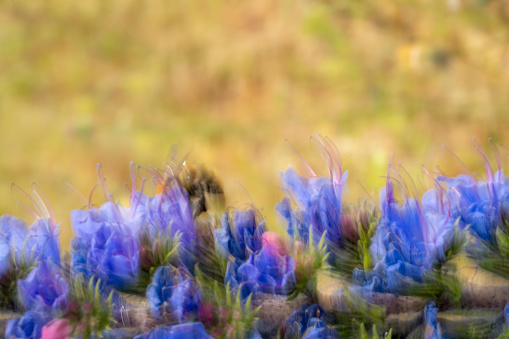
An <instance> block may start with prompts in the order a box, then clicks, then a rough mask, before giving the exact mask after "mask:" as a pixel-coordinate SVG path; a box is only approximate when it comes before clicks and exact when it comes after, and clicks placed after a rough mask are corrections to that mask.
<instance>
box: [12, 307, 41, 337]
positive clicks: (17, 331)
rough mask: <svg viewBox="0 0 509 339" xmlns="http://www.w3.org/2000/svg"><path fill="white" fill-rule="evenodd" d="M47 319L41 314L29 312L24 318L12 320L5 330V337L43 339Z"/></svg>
mask: <svg viewBox="0 0 509 339" xmlns="http://www.w3.org/2000/svg"><path fill="white" fill-rule="evenodd" d="M46 322H47V320H46V318H45V317H44V316H43V315H42V314H41V313H39V312H33V311H28V312H26V313H25V314H24V315H23V316H22V317H20V318H16V319H11V320H9V322H8V323H7V327H6V329H5V337H6V338H8V339H10V338H30V339H38V338H41V332H42V329H43V326H44V324H46Z"/></svg>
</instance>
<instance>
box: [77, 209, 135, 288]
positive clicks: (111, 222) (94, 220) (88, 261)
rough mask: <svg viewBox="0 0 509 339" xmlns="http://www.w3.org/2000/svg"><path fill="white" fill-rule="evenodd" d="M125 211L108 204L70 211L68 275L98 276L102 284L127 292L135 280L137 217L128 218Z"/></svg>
mask: <svg viewBox="0 0 509 339" xmlns="http://www.w3.org/2000/svg"><path fill="white" fill-rule="evenodd" d="M125 211H126V210H125V208H124V207H122V206H119V205H115V204H113V203H112V202H107V203H105V204H103V205H102V206H101V207H100V208H99V209H95V208H91V209H89V210H87V211H84V210H73V211H71V224H72V226H73V230H74V234H75V235H76V236H75V238H74V239H73V240H72V241H71V250H72V258H71V272H72V273H73V275H75V274H77V273H84V274H85V276H86V277H88V278H90V277H92V276H97V277H99V278H100V279H101V280H102V281H104V282H105V283H106V285H109V286H112V287H115V288H119V289H127V288H129V287H131V286H132V285H134V284H135V283H136V282H137V280H138V271H139V267H138V262H139V252H140V250H139V245H138V243H137V241H136V236H135V235H136V232H137V230H138V229H137V228H138V227H137V226H136V225H138V224H139V223H140V221H139V217H136V218H135V219H132V218H128V217H127V215H128V213H126V212H125Z"/></svg>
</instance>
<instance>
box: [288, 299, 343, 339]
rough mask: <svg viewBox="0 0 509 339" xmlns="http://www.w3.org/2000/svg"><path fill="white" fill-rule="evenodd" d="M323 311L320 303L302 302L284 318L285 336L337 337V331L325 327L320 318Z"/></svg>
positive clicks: (322, 315)
mask: <svg viewBox="0 0 509 339" xmlns="http://www.w3.org/2000/svg"><path fill="white" fill-rule="evenodd" d="M324 316H325V311H324V310H323V308H322V307H320V305H317V304H315V305H309V304H307V303H306V304H304V305H302V306H301V307H300V308H299V309H298V310H295V311H293V312H292V314H291V315H290V316H289V317H288V318H287V319H286V320H285V323H284V325H283V329H284V334H285V336H284V337H285V338H294V337H295V338H307V339H311V338H338V336H339V334H338V332H337V331H335V330H333V329H331V328H329V327H327V325H325V323H324V322H323V320H322V318H323V317H324Z"/></svg>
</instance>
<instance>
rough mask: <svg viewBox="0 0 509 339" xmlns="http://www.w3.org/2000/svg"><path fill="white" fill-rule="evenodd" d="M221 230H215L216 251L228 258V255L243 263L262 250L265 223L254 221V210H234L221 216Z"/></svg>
mask: <svg viewBox="0 0 509 339" xmlns="http://www.w3.org/2000/svg"><path fill="white" fill-rule="evenodd" d="M222 226H223V227H222V228H220V229H217V230H216V239H217V244H218V245H217V247H216V248H217V250H218V252H219V253H220V254H221V255H222V256H223V258H228V257H229V256H230V255H232V256H234V257H235V258H237V259H239V260H241V261H245V260H246V259H247V258H248V257H249V255H250V254H251V253H255V252H258V251H259V250H260V249H261V248H262V235H263V233H264V232H265V230H266V228H265V221H264V220H262V221H261V222H260V223H257V221H256V214H255V211H254V209H248V210H235V211H234V212H233V213H225V214H224V215H223V222H222Z"/></svg>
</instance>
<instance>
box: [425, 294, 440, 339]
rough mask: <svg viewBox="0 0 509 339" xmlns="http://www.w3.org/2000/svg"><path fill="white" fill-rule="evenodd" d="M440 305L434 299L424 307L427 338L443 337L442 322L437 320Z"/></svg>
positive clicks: (437, 338)
mask: <svg viewBox="0 0 509 339" xmlns="http://www.w3.org/2000/svg"><path fill="white" fill-rule="evenodd" d="M437 315H438V307H437V305H436V304H435V303H434V302H433V301H428V303H427V304H426V306H425V307H424V324H425V328H424V338H425V339H440V338H442V333H441V332H442V331H441V330H440V324H439V323H438V322H437Z"/></svg>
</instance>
